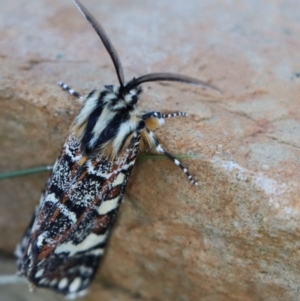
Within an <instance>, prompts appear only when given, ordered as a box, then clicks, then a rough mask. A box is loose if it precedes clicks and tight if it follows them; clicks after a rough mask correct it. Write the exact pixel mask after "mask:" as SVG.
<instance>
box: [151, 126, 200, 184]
mask: <svg viewBox="0 0 300 301" xmlns="http://www.w3.org/2000/svg"><path fill="white" fill-rule="evenodd" d="M146 130H147V132H148V134H149V136H150V138H151V140H152V142H153V143H154V145H155V149H156V151H157V152H159V153H163V154H164V155H165V156H166V157H168V158H169V159H170V160H172V161H173V162H174V163H175V164H176V165H177V166H179V167H180V168H181V170H182V171H183V172H184V173H185V174H186V175H187V177H188V178H189V180H190V182H191V183H192V184H193V185H198V182H197V181H196V180H195V179H194V178H193V177H192V176H191V174H190V173H189V172H188V170H187V169H186V168H185V167H184V166H183V165H182V164H181V162H180V161H179V160H177V159H176V158H175V157H174V156H173V155H171V154H170V153H168V152H166V151H165V150H164V149H163V147H162V146H161V145H160V144H159V142H158V140H157V138H156V137H155V135H154V133H153V132H151V131H150V130H148V129H147V128H146Z"/></svg>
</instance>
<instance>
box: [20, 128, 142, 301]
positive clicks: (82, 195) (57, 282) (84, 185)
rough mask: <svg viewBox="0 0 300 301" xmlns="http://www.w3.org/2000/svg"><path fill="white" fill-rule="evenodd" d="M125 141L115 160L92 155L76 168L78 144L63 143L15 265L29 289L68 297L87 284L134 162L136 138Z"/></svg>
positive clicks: (81, 290) (135, 136)
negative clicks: (124, 146)
mask: <svg viewBox="0 0 300 301" xmlns="http://www.w3.org/2000/svg"><path fill="white" fill-rule="evenodd" d="M130 139H131V140H130V143H129V146H128V148H127V149H126V150H125V151H124V152H123V153H122V154H121V155H120V156H118V158H116V159H115V160H113V161H110V160H108V159H107V158H105V157H103V155H101V154H97V155H95V156H91V157H90V158H88V159H87V161H86V162H85V163H84V164H83V165H82V166H80V165H79V163H78V162H79V161H80V159H81V152H80V143H79V141H78V140H77V139H76V138H75V137H74V136H70V137H69V138H68V140H67V142H66V143H65V145H64V148H63V151H62V154H61V157H60V158H59V159H58V162H57V164H56V166H55V171H54V172H53V174H52V176H51V178H50V181H49V182H48V187H47V190H46V191H45V193H44V198H43V200H42V202H41V205H40V207H39V209H38V212H37V215H36V218H35V221H34V223H33V225H32V228H31V231H30V236H29V239H28V243H27V246H26V247H23V248H22V250H23V253H22V254H21V256H20V259H19V263H18V265H19V266H18V269H19V274H21V275H24V276H26V277H27V278H28V279H29V281H30V282H31V283H32V284H33V285H35V286H40V287H47V288H52V289H54V290H56V291H58V292H59V293H62V294H64V295H67V296H68V297H76V296H78V295H80V294H81V293H82V292H84V291H85V289H86V288H87V287H88V286H89V285H90V283H91V281H92V279H93V277H94V275H95V272H96V270H97V267H98V265H99V262H100V259H101V256H102V255H103V252H104V248H105V246H106V243H107V240H108V238H109V234H110V230H111V227H112V225H113V221H114V219H115V216H116V214H117V211H118V208H119V205H120V202H121V200H122V196H123V193H124V190H125V187H126V184H127V179H128V176H129V174H130V172H131V169H132V167H133V165H134V163H135V159H136V155H137V151H138V147H139V139H140V136H139V134H138V133H134V134H133V135H132V138H130Z"/></svg>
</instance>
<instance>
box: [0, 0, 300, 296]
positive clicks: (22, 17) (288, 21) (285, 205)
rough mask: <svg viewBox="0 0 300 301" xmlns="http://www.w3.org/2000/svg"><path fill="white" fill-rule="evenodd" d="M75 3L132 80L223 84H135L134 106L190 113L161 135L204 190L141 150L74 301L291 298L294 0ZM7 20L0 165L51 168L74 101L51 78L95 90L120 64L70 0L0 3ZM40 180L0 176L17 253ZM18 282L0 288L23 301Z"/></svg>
mask: <svg viewBox="0 0 300 301" xmlns="http://www.w3.org/2000/svg"><path fill="white" fill-rule="evenodd" d="M84 4H85V5H86V6H87V7H88V8H89V9H90V10H92V11H93V14H94V15H95V17H96V18H97V19H98V20H99V21H101V24H102V25H103V26H104V28H105V29H106V31H107V33H108V34H109V36H110V38H111V40H112V41H113V43H114V46H115V47H116V49H118V52H119V55H120V57H121V60H122V63H123V67H124V72H125V76H126V79H127V80H129V79H130V78H132V77H133V76H138V75H142V74H145V73H148V72H154V71H168V72H176V73H183V74H187V75H190V76H194V77H197V78H199V79H202V80H205V81H208V82H210V83H211V84H213V85H215V86H217V87H219V88H220V89H221V90H222V92H223V93H222V95H217V94H216V93H214V92H211V91H204V90H202V89H199V88H197V87H193V86H186V85H181V84H172V83H170V84H169V83H168V84H165V83H164V84H157V83H156V84H150V83H149V84H148V83H147V84H145V85H144V91H145V93H144V97H143V100H142V101H141V103H140V105H141V107H142V108H144V109H155V110H162V111H176V110H181V111H186V112H188V113H189V117H187V118H176V119H173V120H167V122H166V124H165V126H164V127H162V128H160V129H159V130H158V131H157V135H158V137H159V138H160V141H161V142H162V145H163V146H164V147H165V148H166V149H167V150H168V151H169V152H171V153H173V154H185V155H189V156H190V158H185V159H182V162H183V163H184V164H185V165H186V166H187V167H188V168H189V170H190V172H191V173H192V174H193V175H195V176H196V177H197V179H198V180H199V183H200V186H199V187H193V186H191V185H190V184H189V182H188V180H187V179H186V177H185V176H184V175H183V173H182V172H181V170H180V169H178V168H177V167H176V166H174V165H173V164H172V163H171V162H170V161H168V160H167V159H159V160H154V159H150V158H146V159H140V160H138V162H137V164H136V166H135V168H134V171H133V174H132V177H131V179H130V182H129V184H128V188H127V196H126V201H125V203H124V204H122V208H121V210H120V215H119V218H118V221H117V225H116V227H115V230H114V233H113V236H112V238H111V241H110V245H109V248H108V250H107V255H106V257H105V260H104V261H103V265H102V267H101V269H100V270H99V272H98V274H97V277H96V280H95V282H94V284H93V285H92V287H91V292H90V294H89V295H87V297H85V298H84V299H83V300H125V301H126V300H153V301H154V300H172V301H177V300H178V301H179V300H180V301H189V300H193V301H194V300H205V301H210V300H212V301H215V300H218V301H223V300H226V301H227V300H232V301H235V300H236V301H241V300H242V301H244V300H245V301H250V300H251V301H252V300H268V301H270V300H271V301H279V300H285V301H294V300H295V301H296V300H299V290H300V273H299V269H300V251H299V247H300V241H299V238H300V237H299V233H300V204H299V201H300V186H299V182H300V117H299V116H300V100H299V98H300V52H299V49H300V40H299V35H300V3H299V1H298V0H286V1H280V0H274V1H243V2H242V1H237V0H235V1H221V0H217V1H209V0H203V1H198V0H190V1H181V0H175V1H172V2H170V1H165V0H164V1H159V3H154V2H153V1H150V0H146V1H136V0H126V1H119V0H113V1H109V2H104V1H101V3H100V2H99V1H96V0H88V1H84ZM0 16H1V17H0V32H1V37H2V38H1V40H0V62H1V76H0V143H1V154H0V156H1V157H0V168H1V172H7V171H14V170H19V169H24V168H29V167H35V166H40V165H48V164H52V162H53V161H54V159H55V157H56V156H57V154H58V152H59V150H60V147H61V145H62V143H63V141H64V139H65V138H66V135H67V130H68V128H69V126H70V123H71V122H72V119H73V118H74V116H75V114H76V112H77V111H78V109H79V105H78V104H77V103H76V101H74V100H73V99H72V98H71V97H69V96H68V95H66V94H65V93H64V92H62V91H61V90H60V89H59V88H58V87H57V85H56V81H57V80H64V81H66V82H67V83H68V84H70V85H71V86H72V87H73V88H75V89H77V90H78V91H79V92H81V93H83V92H89V91H90V90H91V89H93V88H95V87H99V86H103V85H104V84H116V83H117V79H116V76H115V74H114V69H113V65H112V63H111V61H110V59H109V57H108V55H107V53H106V52H105V50H104V48H103V46H102V45H101V43H100V41H99V39H98V38H97V36H96V34H95V33H94V32H93V30H92V29H91V28H90V26H89V25H88V23H87V22H86V21H85V19H84V18H83V17H82V16H81V15H80V13H79V12H78V11H77V10H76V8H75V6H74V5H73V3H72V1H67V0H60V1H58V0H52V1H50V0H45V1H37V0H32V1H30V4H29V2H28V1H24V0H19V1H16V0H11V1H9V2H8V1H6V2H5V3H3V4H2V6H1V11H0ZM47 177H48V174H47V173H44V174H35V175H32V176H27V177H19V178H14V179H6V180H2V181H1V182H0V193H1V198H0V230H1V233H2V234H1V236H0V250H1V252H2V254H8V255H9V254H12V252H13V250H14V247H15V245H16V243H17V241H18V240H19V238H20V236H21V235H22V232H23V231H24V229H25V227H26V225H27V223H28V221H29V219H30V216H31V213H32V211H33V208H34V206H35V204H36V203H37V200H38V199H39V195H40V192H41V190H42V188H43V186H44V183H45V181H46V179H47ZM5 269H6V268H5V265H4V264H1V265H0V273H3V274H4V273H5V274H6V273H7V271H6V270H5ZM11 270H12V267H11V266H10V271H11ZM0 283H1V282H0ZM21 286H22V288H23V289H24V291H25V290H27V288H26V287H25V286H24V285H23V284H22V285H21ZM17 291H19V287H18V286H17V285H15V286H12V287H11V286H9V287H8V286H7V287H1V292H2V293H1V295H2V296H5V298H7V300H12V301H15V300H29V299H28V298H30V297H26V296H27V295H25V294H18V293H17ZM38 294H39V295H37V296H41V297H40V298H39V297H36V298H37V299H36V300H45V299H44V297H43V296H44V295H43V293H42V292H39V293H38ZM47 296H48V295H47ZM45 298H46V297H45ZM47 298H48V297H47ZM49 298H50V297H49ZM1 300H3V299H1ZM32 300H33V299H32ZM49 300H50V299H49ZM5 301H6V300H5Z"/></svg>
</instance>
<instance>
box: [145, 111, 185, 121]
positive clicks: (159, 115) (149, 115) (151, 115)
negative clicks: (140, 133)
mask: <svg viewBox="0 0 300 301" xmlns="http://www.w3.org/2000/svg"><path fill="white" fill-rule="evenodd" d="M179 116H184V117H186V116H188V114H187V113H185V112H173V113H169V114H164V113H161V112H157V111H152V112H147V113H145V114H143V115H142V118H143V120H146V119H149V118H158V119H164V118H170V117H179Z"/></svg>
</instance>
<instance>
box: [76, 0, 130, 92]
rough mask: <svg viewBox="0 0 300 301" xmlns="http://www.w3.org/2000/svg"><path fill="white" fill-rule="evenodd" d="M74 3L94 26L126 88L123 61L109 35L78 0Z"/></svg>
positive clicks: (121, 83)
mask: <svg viewBox="0 0 300 301" xmlns="http://www.w3.org/2000/svg"><path fill="white" fill-rule="evenodd" d="M73 1H74V2H75V4H76V6H77V8H78V9H79V10H80V12H81V13H82V14H83V15H84V17H85V18H86V19H87V20H88V22H89V23H90V24H91V25H92V27H93V28H94V29H95V31H96V33H97V34H98V36H99V37H100V39H101V41H102V43H103V45H104V47H105V48H106V50H107V52H108V54H109V55H110V57H111V59H112V61H113V64H114V66H115V69H116V73H117V76H118V80H119V83H120V85H121V87H123V86H124V74H123V68H122V64H121V61H120V59H119V56H118V54H117V51H116V49H115V48H114V46H113V45H112V43H111V42H110V40H109V38H108V36H107V34H106V33H105V31H104V29H103V28H102V26H101V25H100V24H99V23H98V21H97V20H96V19H95V18H94V17H93V16H92V14H91V13H90V12H89V11H88V10H87V9H86V8H85V7H84V6H83V5H82V4H81V3H80V2H79V1H78V0H73Z"/></svg>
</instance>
